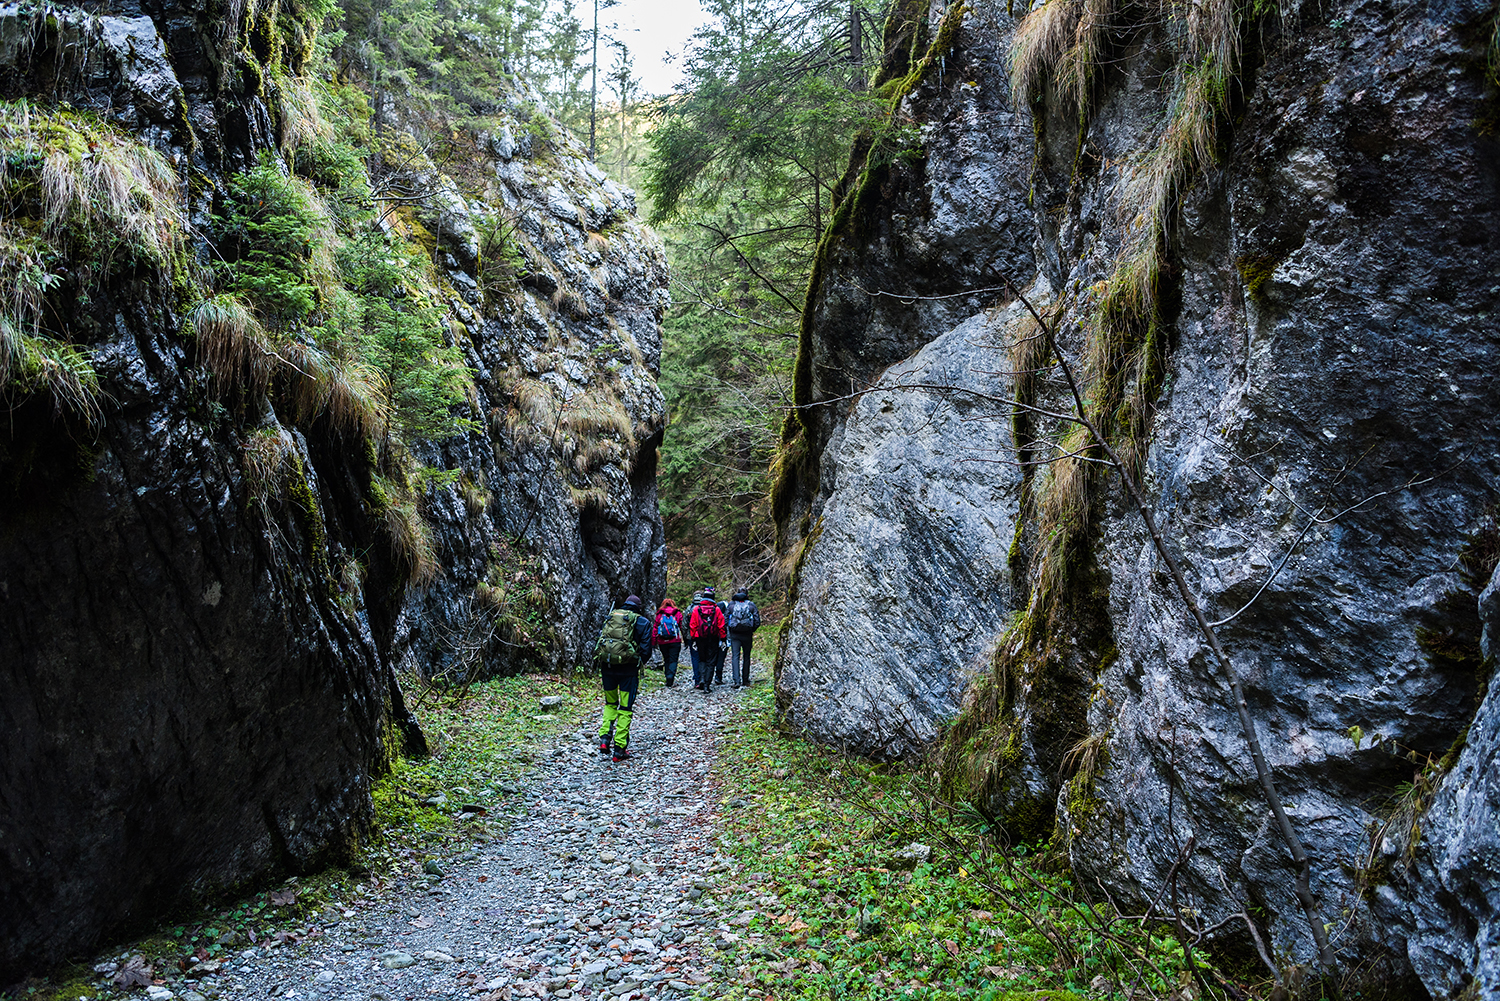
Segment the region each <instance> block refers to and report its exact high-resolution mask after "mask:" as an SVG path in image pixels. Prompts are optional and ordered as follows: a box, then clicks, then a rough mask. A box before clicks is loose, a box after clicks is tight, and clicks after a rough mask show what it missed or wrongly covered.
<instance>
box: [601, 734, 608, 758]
mask: <svg viewBox="0 0 1500 1001" xmlns="http://www.w3.org/2000/svg"><path fill="white" fill-rule="evenodd" d="M609 752H610V743H609V738H608V737H605V738H604V739H603V740H601V741H599V753H600V754H608V753H609Z"/></svg>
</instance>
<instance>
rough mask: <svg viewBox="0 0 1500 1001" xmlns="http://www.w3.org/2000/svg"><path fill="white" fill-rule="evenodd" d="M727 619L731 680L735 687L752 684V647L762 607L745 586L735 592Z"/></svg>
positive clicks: (758, 626) (726, 615)
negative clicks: (756, 603) (752, 599)
mask: <svg viewBox="0 0 1500 1001" xmlns="http://www.w3.org/2000/svg"><path fill="white" fill-rule="evenodd" d="M724 617H725V619H726V620H727V623H728V627H729V651H730V654H731V657H730V680H731V681H732V682H734V687H735V688H739V687H740V686H741V685H748V684H750V647H751V645H752V644H753V643H754V642H755V630H757V629H759V628H760V609H759V608H757V607H756V605H755V602H753V601H751V600H750V594H749V592H748V591H746V590H745V589H744V588H740V589H739V590H738V591H736V592H734V599H733V600H732V601H730V602H729V605H728V611H726V612H725V616H724Z"/></svg>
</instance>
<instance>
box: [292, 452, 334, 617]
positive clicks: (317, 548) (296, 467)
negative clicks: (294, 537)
mask: <svg viewBox="0 0 1500 1001" xmlns="http://www.w3.org/2000/svg"><path fill="white" fill-rule="evenodd" d="M286 491H287V497H288V498H289V499H290V500H291V502H292V509H293V510H294V511H295V512H296V514H297V521H298V523H299V524H300V525H301V526H302V533H303V535H304V536H305V537H306V539H307V556H308V558H309V559H310V560H311V561H312V565H313V571H314V572H315V573H316V574H317V575H318V579H319V580H321V581H323V583H324V584H325V585H326V586H327V587H328V588H329V589H330V593H331V594H332V595H334V596H337V593H338V582H337V581H336V580H335V579H334V576H333V568H332V565H331V564H330V563H329V560H328V533H327V530H326V529H325V528H324V525H323V513H322V511H321V510H320V509H319V507H318V500H317V498H316V497H314V496H313V492H312V485H311V483H309V482H308V478H307V469H306V467H304V466H303V464H302V456H301V454H300V453H298V452H296V451H293V452H292V453H291V469H290V471H289V472H288V473H287V483H286Z"/></svg>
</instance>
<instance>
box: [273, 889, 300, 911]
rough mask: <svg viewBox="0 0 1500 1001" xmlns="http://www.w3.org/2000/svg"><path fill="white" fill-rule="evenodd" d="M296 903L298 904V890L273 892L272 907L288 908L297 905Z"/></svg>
mask: <svg viewBox="0 0 1500 1001" xmlns="http://www.w3.org/2000/svg"><path fill="white" fill-rule="evenodd" d="M296 902H297V891H296V890H272V891H271V906H273V907H288V906H290V905H292V904H295V903H296Z"/></svg>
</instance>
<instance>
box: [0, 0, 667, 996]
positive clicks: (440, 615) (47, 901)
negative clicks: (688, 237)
mask: <svg viewBox="0 0 1500 1001" xmlns="http://www.w3.org/2000/svg"><path fill="white" fill-rule="evenodd" d="M315 33H316V24H315V17H314V15H312V14H308V13H306V12H305V10H304V9H303V8H302V7H299V6H298V5H296V4H286V5H278V4H274V3H273V4H269V5H251V6H249V7H247V6H245V5H235V4H223V5H220V4H211V5H208V6H207V7H203V6H194V5H186V6H184V5H181V4H173V3H166V4H156V5H151V6H149V7H141V6H139V5H135V4H131V3H126V4H124V5H115V6H113V7H112V8H111V9H110V13H109V14H107V15H99V16H95V15H92V14H86V13H84V12H83V11H81V10H76V9H70V8H33V7H30V6H26V7H22V6H16V5H11V6H6V7H0V98H3V99H4V100H5V101H6V102H7V103H6V104H5V105H4V106H3V115H0V117H3V121H0V145H3V148H4V157H5V159H4V164H3V170H0V187H3V188H4V192H5V202H4V214H3V217H0V242H3V245H4V251H5V254H4V258H3V265H0V277H3V279H4V282H3V289H0V298H3V300H4V302H3V306H4V319H3V321H0V396H3V398H4V401H5V407H4V416H3V420H4V423H5V427H4V431H3V434H0V677H3V684H4V687H5V690H6V698H5V700H4V705H3V708H0V980H4V981H7V982H8V981H9V980H10V979H11V978H13V977H15V976H18V975H20V974H22V973H25V972H27V971H29V970H34V969H37V968H38V967H39V966H41V965H42V964H46V963H50V962H55V961H57V960H59V959H62V958H65V957H67V956H69V955H72V954H75V953H76V952H77V951H79V950H82V949H85V948H88V947H90V946H91V945H94V944H96V943H97V942H99V941H100V940H101V938H102V937H104V936H107V935H110V934H114V933H119V932H121V931H123V930H125V929H128V928H130V927H140V926H141V925H142V924H143V923H145V922H147V921H149V920H152V919H153V918H156V917H159V916H160V915H161V914H162V913H163V912H164V911H166V910H169V909H171V908H173V907H177V906H181V905H182V904H184V903H185V902H187V901H189V900H198V899H203V898H204V897H209V896H212V895H213V894H215V893H217V892H220V891H223V890H225V889H230V888H235V887H239V886H242V885H244V884H246V883H250V882H254V881H257V880H260V879H264V878H268V877H270V876H273V875H282V874H285V873H287V872H289V871H290V872H299V871H304V870H306V869H308V868H310V867H314V866H316V865H319V864H321V863H323V862H324V861H326V860H329V859H337V858H338V857H340V856H341V855H342V854H343V853H344V852H345V851H347V850H348V848H349V847H350V846H351V845H352V844H353V843H354V841H355V840H356V839H357V838H358V837H359V836H360V835H361V833H362V832H363V830H364V828H365V826H366V825H367V824H368V820H369V817H370V813H371V801H370V785H371V782H372V777H373V776H374V775H376V774H378V772H379V771H380V770H381V769H382V768H383V767H384V763H385V761H386V757H387V755H388V754H389V753H391V752H392V751H394V750H395V748H393V747H388V746H387V740H388V739H389V738H388V733H390V732H391V727H392V724H395V725H396V728H397V729H396V731H395V732H397V733H398V734H399V733H403V730H404V739H405V741H406V742H407V744H408V746H414V747H417V748H420V744H421V735H420V733H419V732H417V731H415V729H414V727H413V726H412V725H410V722H409V718H408V717H407V716H406V714H405V709H404V706H403V705H402V695H401V690H400V687H399V685H398V684H397V680H396V679H397V671H396V668H397V666H398V665H402V664H404V665H405V666H407V667H415V668H417V669H419V670H422V671H424V672H426V673H429V674H431V673H439V672H448V673H450V674H459V673H461V674H465V675H467V674H471V673H473V672H476V671H504V670H512V669H516V668H518V667H521V666H525V665H528V664H543V665H557V666H562V665H570V664H571V663H572V660H573V659H574V658H576V657H577V656H578V655H579V651H580V649H581V647H582V644H583V639H584V637H585V636H586V635H587V633H588V632H589V631H590V630H591V629H592V628H594V623H592V622H591V621H590V619H591V617H593V616H594V615H595V613H596V612H597V613H599V614H602V610H603V608H604V607H606V604H607V602H608V601H609V600H611V599H613V598H617V597H619V596H620V594H621V593H623V592H624V591H627V590H638V591H641V592H642V593H649V592H650V591H651V589H652V587H653V585H656V584H659V581H660V578H661V575H662V573H663V570H662V561H661V559H660V557H659V551H660V546H661V536H662V533H661V525H660V519H659V517H658V515H657V513H656V505H655V492H654V491H655V488H654V447H655V442H656V441H657V440H658V439H659V436H660V431H661V427H662V426H663V424H664V422H665V408H664V405H663V402H662V398H661V394H660V392H659V391H658V390H657V388H656V386H655V380H654V376H655V371H656V365H657V360H658V355H659V343H660V341H659V334H658V330H657V321H658V320H659V318H660V311H661V309H662V308H663V307H664V305H665V302H666V293H665V270H664V261H663V257H662V254H661V250H660V247H659V244H658V243H657V241H656V239H655V237H654V236H652V235H651V234H650V233H649V232H648V231H646V230H645V229H644V228H643V227H641V226H640V225H639V224H638V223H637V222H636V221H635V219H634V205H633V198H632V196H631V195H630V194H629V193H628V192H625V191H622V190H620V189H618V188H617V187H615V186H614V185H612V184H610V183H609V182H608V181H606V180H605V179H604V178H603V176H602V175H601V174H599V172H598V171H597V170H596V169H595V168H593V166H592V165H591V164H588V163H586V162H585V160H584V158H583V156H582V155H581V151H580V150H579V148H578V146H577V144H576V143H575V142H573V141H572V140H571V139H569V138H567V137H566V136H564V135H562V134H561V130H560V129H558V128H557V127H556V126H554V125H551V124H549V123H548V122H547V120H546V118H545V111H544V109H540V108H539V105H538V103H537V101H536V99H535V96H534V95H532V94H530V93H528V92H527V91H526V90H525V89H524V88H523V87H521V86H519V85H518V86H517V87H515V88H514V89H513V91H512V92H511V93H510V95H509V98H508V100H507V102H506V104H505V106H504V107H503V108H502V109H501V111H500V112H499V113H498V115H497V118H498V119H499V120H500V121H501V122H502V123H504V122H506V121H509V122H510V123H512V124H510V125H508V126H503V127H501V128H500V129H498V130H497V133H496V134H495V135H482V136H477V137H470V138H469V139H468V140H466V141H467V142H469V143H470V145H471V151H472V154H473V155H472V156H470V157H469V158H468V159H467V160H466V161H464V164H465V166H466V169H467V174H466V183H464V184H459V183H457V182H455V181H454V180H453V179H452V178H450V177H448V176H446V175H444V174H443V173H442V172H441V171H440V170H439V169H438V168H437V166H435V165H434V161H435V159H436V158H435V157H432V156H428V155H427V154H426V153H425V152H423V151H421V150H420V149H418V152H417V153H415V154H414V155H412V156H410V157H408V158H406V160H404V161H403V163H402V166H401V173H400V174H399V176H393V177H387V178H386V182H387V184H388V190H389V189H390V186H393V185H414V186H415V188H408V189H407V190H408V191H410V190H416V191H417V194H416V196H415V197H411V198H406V199H403V200H402V204H403V206H405V207H404V208H403V209H402V210H401V211H400V212H393V213H390V214H389V218H388V219H387V220H386V228H387V230H388V232H389V237H390V240H389V246H391V247H394V248H397V249H398V250H399V249H400V248H403V247H408V246H415V247H417V249H418V250H423V249H425V251H426V253H427V254H429V255H430V257H429V259H430V260H432V261H433V262H434V266H433V267H432V268H431V270H430V271H429V272H428V273H427V277H426V278H425V279H424V282H425V283H426V284H425V285H424V287H423V288H421V289H417V290H415V294H416V295H418V296H422V297H427V298H428V299H430V300H431V306H432V308H434V309H435V310H436V311H437V313H438V315H440V317H441V322H442V330H443V337H444V338H445V339H446V340H447V342H448V343H449V344H451V345H456V346H457V348H458V350H459V351H460V352H461V353H462V356H463V357H464V358H465V359H466V360H467V364H468V366H469V367H470V368H471V369H472V372H471V374H469V375H466V376H464V381H465V382H466V383H467V384H468V385H467V386H466V388H465V391H464V392H465V394H466V395H467V397H468V403H467V404H465V405H462V406H460V407H459V408H458V411H460V412H461V413H460V414H459V416H462V417H464V418H465V419H467V420H469V421H471V422H472V430H469V431H467V432H464V433H462V434H459V435H456V436H453V437H448V438H445V439H443V440H441V441H423V440H420V436H417V437H411V436H408V437H409V440H408V441H407V443H406V444H405V445H402V446H400V447H399V448H398V447H397V446H396V445H394V444H392V441H393V439H392V438H391V437H390V435H389V434H388V433H387V432H386V431H385V430H384V428H385V427H386V426H387V425H386V424H385V419H384V418H383V417H382V415H383V414H384V413H385V411H384V409H383V407H382V405H381V403H380V401H379V398H378V396H379V394H378V387H379V386H380V385H382V384H381V383H380V382H378V381H377V380H374V379H372V378H371V377H370V376H369V374H368V371H367V370H366V369H362V368H360V367H359V366H357V365H353V364H351V363H349V362H348V361H346V360H340V359H338V358H336V357H334V356H333V355H332V354H331V353H330V352H329V351H325V350H321V349H320V348H319V347H318V346H317V345H315V344H313V343H310V342H309V341H307V340H299V339H297V338H296V337H287V336H284V335H278V334H275V333H274V332H267V331H263V330H261V329H260V327H259V326H258V324H257V323H256V322H255V321H254V320H253V318H248V317H247V316H246V314H245V312H244V310H243V309H241V308H240V307H239V306H238V305H237V304H236V303H235V302H234V301H233V300H232V299H231V298H229V297H226V296H225V295H223V294H222V293H215V292H214V289H213V284H214V283H215V282H220V283H221V282H222V281H223V279H222V278H215V277H214V275H215V274H216V272H215V271H214V267H213V262H214V261H216V260H218V259H219V252H218V251H216V250H214V249H212V242H213V241H214V239H215V234H217V233H221V232H222V229H221V227H222V222H221V221H220V220H221V219H222V218H223V213H224V211H225V209H224V199H225V198H226V197H228V195H227V194H226V192H232V191H233V190H234V189H233V184H234V183H236V182H235V178H236V177H239V176H242V175H244V174H245V173H247V172H250V171H252V170H254V169H256V168H257V166H258V165H259V166H260V167H262V168H265V165H267V164H269V165H270V166H269V168H265V169H269V170H270V171H271V172H272V173H273V174H276V173H279V174H280V175H281V176H283V177H285V176H286V172H287V165H288V164H291V163H293V162H294V161H295V162H298V163H300V162H301V161H297V158H296V155H297V152H298V148H299V143H305V142H307V141H309V137H315V136H317V135H318V134H319V130H320V129H322V128H324V126H323V125H322V124H321V123H319V122H318V120H317V115H316V112H315V110H313V106H312V102H311V101H310V100H309V99H308V95H309V91H308V89H307V87H306V86H305V83H304V82H303V81H302V80H301V79H300V77H299V76H298V74H299V73H300V72H301V70H302V67H303V61H304V60H305V59H306V58H307V57H308V55H309V53H310V51H311V45H312V39H313V37H314V36H315ZM383 125H384V126H385V127H386V128H388V130H395V131H398V132H399V131H400V130H401V129H403V128H404V127H405V123H403V122H402V120H401V119H400V117H399V115H398V114H397V112H396V111H395V109H391V110H390V111H389V117H388V120H387V121H386V122H384V123H383ZM523 125H524V126H525V127H523ZM411 128H412V131H413V134H415V123H413V125H412V126H411ZM388 134H389V133H388ZM518 134H519V135H518ZM411 143H412V145H413V147H416V146H417V144H416V140H415V139H413V140H412V141H411ZM299 190H302V189H299ZM305 190H307V191H309V192H313V193H316V192H315V189H314V188H313V187H312V186H311V185H307V186H305ZM486 214H487V216H488V217H489V218H492V219H493V218H496V217H498V218H501V219H502V220H503V221H504V227H503V231H504V233H505V234H506V240H507V242H506V244H505V246H506V250H505V252H504V255H503V256H504V259H505V260H506V262H507V263H506V264H505V266H504V267H503V268H499V267H491V268H489V269H486V266H485V259H484V258H485V255H488V254H491V253H493V252H495V250H496V247H495V245H494V241H493V240H492V241H490V242H489V243H488V244H487V243H485V242H484V241H483V239H482V237H481V236H480V235H479V233H478V232H477V231H476V226H477V225H478V224H479V222H480V221H481V218H482V217H483V216H485V215H486ZM424 240H425V241H426V242H425V244H424V242H423V241H424ZM221 287H222V286H221ZM398 293H399V294H400V295H403V296H408V297H409V296H410V295H412V294H413V290H411V289H399V290H398ZM407 301H411V299H410V298H408V299H407ZM423 301H424V302H425V301H427V300H426V299H424V300H423ZM381 453H386V454H385V455H382V454H381ZM580 455H583V458H581V459H580V457H579V456H580ZM403 456H404V458H403ZM424 466H425V467H427V470H426V471H425V472H424V470H423V468H422V467H424ZM439 471H441V472H439ZM429 474H432V475H429ZM424 514H425V518H424V517H422V515H424ZM515 609H520V610H521V611H519V612H516V611H514V610H515Z"/></svg>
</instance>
